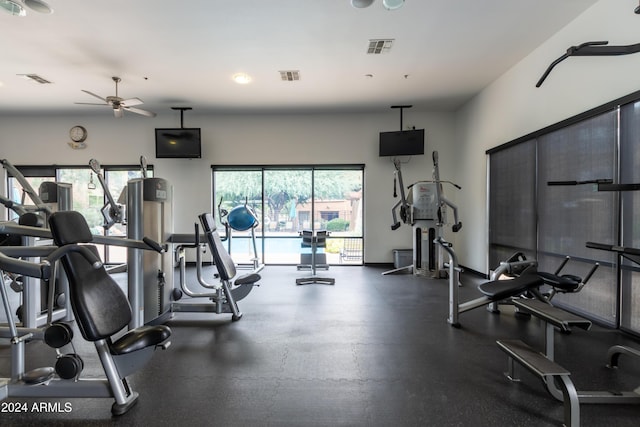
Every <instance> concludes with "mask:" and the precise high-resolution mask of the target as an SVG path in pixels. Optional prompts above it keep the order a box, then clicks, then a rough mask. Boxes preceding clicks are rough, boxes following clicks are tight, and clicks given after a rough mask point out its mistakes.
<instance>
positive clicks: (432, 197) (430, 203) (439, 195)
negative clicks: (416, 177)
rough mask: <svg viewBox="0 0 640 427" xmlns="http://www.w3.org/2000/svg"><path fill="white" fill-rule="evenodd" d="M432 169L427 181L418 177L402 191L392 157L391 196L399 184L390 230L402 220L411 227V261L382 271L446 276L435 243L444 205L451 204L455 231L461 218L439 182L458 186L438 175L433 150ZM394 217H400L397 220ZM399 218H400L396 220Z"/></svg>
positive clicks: (398, 168)
mask: <svg viewBox="0 0 640 427" xmlns="http://www.w3.org/2000/svg"><path fill="white" fill-rule="evenodd" d="M432 159H433V172H432V179H431V180H429V181H418V182H415V183H413V184H411V185H409V186H408V187H407V190H409V193H408V195H407V194H406V193H405V188H404V183H403V180H402V168H401V166H402V163H401V162H400V160H399V159H398V158H394V159H393V165H394V168H395V171H394V194H393V195H394V197H397V189H398V187H399V188H400V200H399V201H398V202H397V203H396V204H395V205H394V206H393V208H391V214H392V217H393V225H391V229H392V230H397V229H398V228H400V226H401V225H402V223H405V224H409V225H411V226H412V227H413V233H412V236H413V258H412V261H413V263H412V264H411V265H408V266H404V267H399V268H396V269H393V270H390V271H386V272H385V273H383V274H392V273H396V272H399V271H403V270H411V271H412V272H413V274H415V275H419V276H431V277H434V278H441V277H446V274H447V270H444V269H443V268H442V267H443V264H444V263H443V257H442V253H441V250H440V248H439V247H438V246H436V243H435V241H436V239H439V238H442V235H443V228H444V227H445V226H446V225H448V221H447V208H451V210H452V211H453V216H454V223H453V225H452V227H451V230H452V231H453V232H454V233H455V232H458V231H460V229H461V228H462V222H461V221H460V220H459V218H458V208H457V206H456V205H454V204H453V203H452V202H451V201H450V200H449V199H447V198H446V197H445V195H444V190H443V185H442V184H443V183H447V184H451V185H453V186H454V187H455V188H457V189H461V187H460V186H459V185H457V184H455V183H453V182H451V181H443V180H441V179H440V170H439V164H438V152H437V151H433V153H432ZM398 217H399V218H400V220H398ZM400 221H402V222H400Z"/></svg>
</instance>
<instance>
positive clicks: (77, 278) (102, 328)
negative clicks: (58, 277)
mask: <svg viewBox="0 0 640 427" xmlns="http://www.w3.org/2000/svg"><path fill="white" fill-rule="evenodd" d="M14 227H17V228H13V229H11V230H8V229H3V230H2V231H0V232H6V231H12V232H16V233H22V234H25V235H28V234H34V235H35V236H36V237H46V238H53V241H54V243H55V245H56V246H50V247H48V248H47V247H35V248H34V247H23V246H19V247H8V246H4V247H2V248H0V270H2V271H8V272H12V273H15V274H20V275H24V276H29V277H34V278H37V279H41V280H44V281H49V280H52V279H53V278H54V277H55V273H54V268H53V266H54V265H56V263H57V261H58V260H60V261H61V262H62V264H63V266H64V269H65V272H66V273H67V277H68V278H69V281H70V283H71V285H72V286H71V287H70V301H71V305H72V306H73V311H74V313H75V315H76V316H75V317H76V321H77V323H78V329H79V330H80V332H81V334H82V337H83V338H84V339H85V340H87V341H90V342H93V343H94V345H95V348H96V352H97V354H98V356H99V359H100V362H101V365H102V367H103V369H104V372H105V375H106V378H91V379H80V375H81V372H82V369H83V367H84V363H83V361H82V358H80V356H79V355H78V354H76V353H75V350H74V351H73V353H66V354H63V353H62V352H61V351H60V349H61V348H63V347H65V346H67V345H70V346H71V347H72V348H73V343H72V339H73V328H72V327H71V325H70V324H69V323H68V322H55V323H51V324H49V325H48V326H47V327H46V328H25V327H18V326H17V325H16V324H15V321H14V320H13V316H12V312H11V307H10V304H9V299H8V295H7V292H6V289H5V288H4V286H0V294H1V297H2V303H3V308H4V311H5V313H6V315H7V318H8V320H9V325H8V327H5V328H0V336H1V337H3V338H9V339H10V340H11V376H10V377H9V378H0V400H4V399H6V398H9V397H35V398H51V397H66V398H72V397H79V398H87V397H111V398H114V400H115V402H114V404H113V405H112V408H111V411H112V413H113V415H122V414H124V413H126V412H127V411H128V410H129V409H130V408H131V407H132V406H133V405H135V403H136V401H137V398H138V393H136V392H134V391H133V390H132V389H131V387H130V385H129V384H128V382H127V378H126V377H127V376H128V375H130V374H131V373H133V372H135V371H136V370H138V369H139V368H140V367H142V365H143V364H144V363H146V361H147V360H148V359H149V358H150V357H151V356H152V354H153V352H154V350H155V349H156V348H163V349H164V348H166V347H168V346H169V344H170V343H169V342H168V341H167V340H168V338H169V336H170V335H171V330H170V329H169V328H168V327H166V326H155V327H143V328H138V329H135V330H132V331H129V332H128V333H125V334H124V335H122V336H119V337H118V338H112V337H113V336H114V335H115V334H116V333H118V332H119V331H121V330H122V329H123V328H124V327H125V326H126V325H127V323H128V322H129V318H130V317H131V309H130V307H129V304H128V303H127V299H126V296H125V295H124V293H123V292H122V290H121V289H120V287H119V285H118V284H117V283H116V282H115V281H113V279H111V277H110V276H109V274H108V273H107V272H106V270H105V269H104V266H103V265H102V262H101V261H100V259H99V257H98V255H97V250H96V249H95V247H94V246H92V245H85V244H84V243H90V242H93V241H94V240H95V239H94V236H92V235H91V232H90V230H89V227H88V225H87V223H86V221H85V220H84V218H83V217H82V215H80V214H79V213H78V212H74V211H66V212H57V213H53V214H52V215H51V217H50V227H51V231H50V230H46V229H43V228H35V227H27V226H19V225H14ZM95 237H99V236H95ZM112 239H113V238H112ZM118 240H121V241H122V242H125V243H126V244H131V245H135V246H137V247H140V248H145V249H150V248H153V249H156V250H157V248H159V245H158V244H157V243H155V242H151V241H148V239H145V241H144V242H143V241H127V239H118ZM79 243H81V244H79ZM44 250H46V256H45V252H43V251H44ZM25 251H35V255H38V256H39V257H42V258H41V259H42V260H41V261H40V262H37V263H34V262H30V261H25V260H21V259H18V258H15V257H17V256H21V254H24V253H27V252H25ZM27 255H28V254H27ZM33 339H39V340H44V341H45V343H46V344H47V345H49V346H50V347H52V348H55V349H56V354H57V357H56V363H55V368H54V367H40V368H36V369H32V370H29V371H26V370H25V351H26V344H27V343H28V342H29V341H30V340H33Z"/></svg>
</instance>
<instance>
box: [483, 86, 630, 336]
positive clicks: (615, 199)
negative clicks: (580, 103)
mask: <svg viewBox="0 0 640 427" xmlns="http://www.w3.org/2000/svg"><path fill="white" fill-rule="evenodd" d="M635 99H636V100H637V99H638V94H636V97H635ZM620 105H623V106H622V107H620ZM638 141H640V102H638V101H635V102H631V103H629V100H626V101H624V102H621V100H618V101H614V102H612V103H610V104H608V105H605V106H602V107H599V108H597V109H594V110H592V111H589V112H587V113H584V114H582V115H580V116H577V117H575V118H572V119H569V120H566V121H564V122H562V123H558V124H557V125H554V126H551V127H549V128H547V129H542V130H540V131H538V132H535V133H533V134H531V135H527V136H524V137H522V138H520V139H519V140H516V141H512V142H510V143H507V144H505V145H503V146H501V147H497V148H495V149H492V150H489V151H488V154H489V167H490V171H489V223H490V225H491V226H490V230H489V242H490V247H489V259H490V261H491V263H492V264H491V265H490V267H494V266H495V265H497V261H499V260H501V259H504V258H505V253H506V251H507V249H515V250H522V251H524V252H526V254H527V256H533V257H535V258H536V259H537V261H538V269H539V270H540V271H549V272H554V271H555V270H556V268H557V267H558V266H559V265H560V263H561V262H562V261H563V259H564V258H565V257H566V256H570V257H571V258H572V261H571V262H570V263H569V264H567V266H566V268H565V269H564V270H563V271H562V273H563V274H574V275H577V276H580V277H585V275H586V274H587V272H588V271H589V270H590V268H591V266H592V265H593V264H594V263H595V262H598V263H599V264H600V267H599V268H598V270H597V271H596V273H595V274H594V276H593V277H592V278H591V280H590V281H589V283H588V285H587V286H586V287H585V288H584V289H583V290H582V291H581V292H579V293H577V294H560V295H557V296H556V297H555V298H554V303H556V304H558V305H562V306H564V307H565V308H570V309H572V310H574V311H577V312H580V313H582V314H585V315H587V316H589V317H591V318H593V319H596V320H600V321H602V322H604V323H609V324H611V325H617V326H620V327H621V328H624V329H628V330H630V331H632V332H635V333H640V320H639V317H640V316H639V315H640V292H638V287H637V285H638V283H640V266H639V265H637V264H635V263H633V262H630V261H625V262H623V263H622V264H621V265H620V264H619V261H620V260H619V259H618V256H617V255H616V254H615V253H613V252H607V251H603V250H597V249H591V248H588V247H587V246H586V243H587V242H588V241H591V242H598V243H604V244H609V245H621V246H632V247H640V227H638V226H637V223H638V218H640V217H639V216H638V213H639V212H640V210H639V209H640V193H638V192H637V191H628V192H627V191H625V192H618V191H599V189H598V186H597V184H595V183H594V182H595V181H597V180H610V181H612V182H614V183H638V182H640V173H638V168H637V165H638V164H639V162H640V154H639V153H640V143H639V142H638Z"/></svg>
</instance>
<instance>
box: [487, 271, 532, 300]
mask: <svg viewBox="0 0 640 427" xmlns="http://www.w3.org/2000/svg"><path fill="white" fill-rule="evenodd" d="M532 270H533V271H528V270H527V271H525V273H524V274H522V275H520V276H517V277H514V278H513V279H507V280H492V281H490V282H485V283H482V284H481V285H479V286H478V289H479V290H480V292H482V293H483V294H484V295H486V296H487V297H489V299H490V300H491V301H501V300H503V299H506V298H511V297H514V296H517V295H521V294H524V293H526V292H528V291H535V290H537V288H538V287H539V286H540V285H542V284H543V280H542V278H540V277H539V276H538V274H536V271H535V269H532Z"/></svg>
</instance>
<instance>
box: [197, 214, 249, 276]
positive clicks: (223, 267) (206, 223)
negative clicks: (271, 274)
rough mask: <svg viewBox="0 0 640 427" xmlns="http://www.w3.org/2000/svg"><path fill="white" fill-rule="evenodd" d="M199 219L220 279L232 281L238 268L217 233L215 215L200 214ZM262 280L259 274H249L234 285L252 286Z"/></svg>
mask: <svg viewBox="0 0 640 427" xmlns="http://www.w3.org/2000/svg"><path fill="white" fill-rule="evenodd" d="M198 218H200V223H201V224H202V228H203V229H204V234H205V236H207V243H208V244H209V249H211V253H212V255H213V262H214V263H215V265H216V267H217V269H218V274H219V275H220V279H222V280H232V279H233V278H234V277H235V275H236V273H237V271H236V266H235V263H234V262H233V259H231V256H230V255H229V252H227V250H226V249H225V247H224V245H223V244H222V239H220V235H218V232H217V231H216V222H215V220H214V219H213V215H211V214H210V213H203V214H200V215H199V216H198ZM260 279H261V277H260V275H259V274H258V273H249V274H245V275H242V276H240V277H238V278H236V280H235V282H234V284H235V285H250V284H253V283H256V282H257V281H258V280H260Z"/></svg>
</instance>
